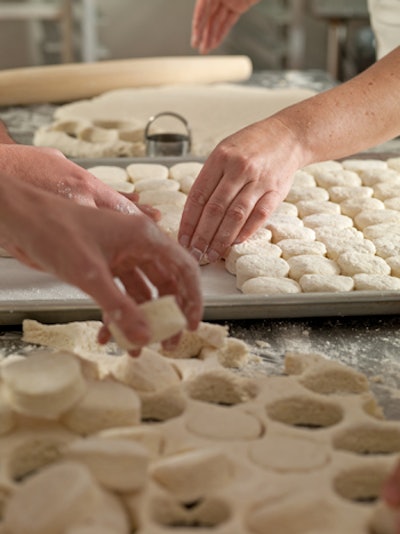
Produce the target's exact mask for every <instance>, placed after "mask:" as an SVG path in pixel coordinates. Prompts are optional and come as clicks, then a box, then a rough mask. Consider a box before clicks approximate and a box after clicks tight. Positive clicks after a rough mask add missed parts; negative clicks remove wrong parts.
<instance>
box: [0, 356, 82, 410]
mask: <svg viewBox="0 0 400 534" xmlns="http://www.w3.org/2000/svg"><path fill="white" fill-rule="evenodd" d="M1 377H2V380H3V387H4V390H3V391H4V396H5V398H6V399H7V401H8V403H9V404H10V405H11V406H12V407H13V409H14V410H16V411H17V412H19V413H23V414H26V415H29V416H32V417H42V418H46V419H57V418H58V417H59V416H60V415H61V414H62V413H64V412H66V411H67V410H68V409H70V408H71V407H72V406H73V405H75V404H76V403H77V402H78V401H79V399H80V398H81V397H82V396H83V395H84V394H85V391H86V387H87V386H86V381H85V380H84V378H83V375H82V371H81V367H80V364H79V361H78V359H77V358H76V356H74V355H73V354H70V353H68V352H61V351H60V352H56V353H53V352H51V351H48V350H44V349H43V350H37V351H32V352H31V353H30V354H29V356H27V357H26V358H24V359H21V360H18V361H14V362H12V363H10V364H8V365H6V366H3V367H2V368H1Z"/></svg>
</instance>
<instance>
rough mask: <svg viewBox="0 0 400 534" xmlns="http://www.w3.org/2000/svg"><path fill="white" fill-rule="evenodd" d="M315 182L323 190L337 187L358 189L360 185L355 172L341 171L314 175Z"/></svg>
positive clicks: (359, 179)
mask: <svg viewBox="0 0 400 534" xmlns="http://www.w3.org/2000/svg"><path fill="white" fill-rule="evenodd" d="M315 181H316V182H317V185H318V186H319V187H322V188H325V189H329V188H330V187H334V186H338V185H341V186H346V187H350V186H351V187H358V186H360V185H361V184H362V182H361V178H360V177H359V175H358V174H357V173H356V172H353V171H348V170H343V169H341V170H338V171H328V172H320V173H318V174H315Z"/></svg>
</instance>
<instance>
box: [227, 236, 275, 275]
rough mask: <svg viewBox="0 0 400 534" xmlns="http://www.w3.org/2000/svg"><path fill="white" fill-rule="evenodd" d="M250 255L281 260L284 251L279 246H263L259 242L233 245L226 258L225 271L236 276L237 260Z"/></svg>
mask: <svg viewBox="0 0 400 534" xmlns="http://www.w3.org/2000/svg"><path fill="white" fill-rule="evenodd" d="M248 254H256V255H258V256H263V257H265V258H279V257H280V256H281V254H282V251H281V249H280V248H279V247H278V246H277V245H274V244H272V243H269V242H265V243H264V244H262V243H259V242H257V241H245V242H244V243H240V244H238V245H232V247H231V248H230V249H229V252H228V254H227V256H226V257H225V264H224V265H225V269H226V270H227V271H228V272H230V273H231V274H236V263H237V260H238V259H239V258H241V257H242V256H246V255H248Z"/></svg>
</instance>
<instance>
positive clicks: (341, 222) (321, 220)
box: [303, 213, 353, 229]
mask: <svg viewBox="0 0 400 534" xmlns="http://www.w3.org/2000/svg"><path fill="white" fill-rule="evenodd" d="M303 222H304V226H307V227H308V228H313V229H314V228H319V227H321V226H322V227H323V226H328V227H333V228H336V229H342V228H351V227H352V226H353V221H352V219H351V218H350V217H347V216H346V215H340V214H338V213H314V214H313V215H308V216H307V217H304V219H303Z"/></svg>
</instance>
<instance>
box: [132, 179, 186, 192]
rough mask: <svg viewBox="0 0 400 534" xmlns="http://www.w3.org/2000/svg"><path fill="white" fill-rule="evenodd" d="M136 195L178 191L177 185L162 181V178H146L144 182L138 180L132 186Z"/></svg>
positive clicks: (173, 181) (176, 183) (171, 181)
mask: <svg viewBox="0 0 400 534" xmlns="http://www.w3.org/2000/svg"><path fill="white" fill-rule="evenodd" d="M134 186H135V191H136V192H137V193H143V191H154V190H156V191H161V190H162V191H178V190H179V184H178V182H175V180H164V179H162V178H146V179H145V180H138V181H137V182H135V184H134Z"/></svg>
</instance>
